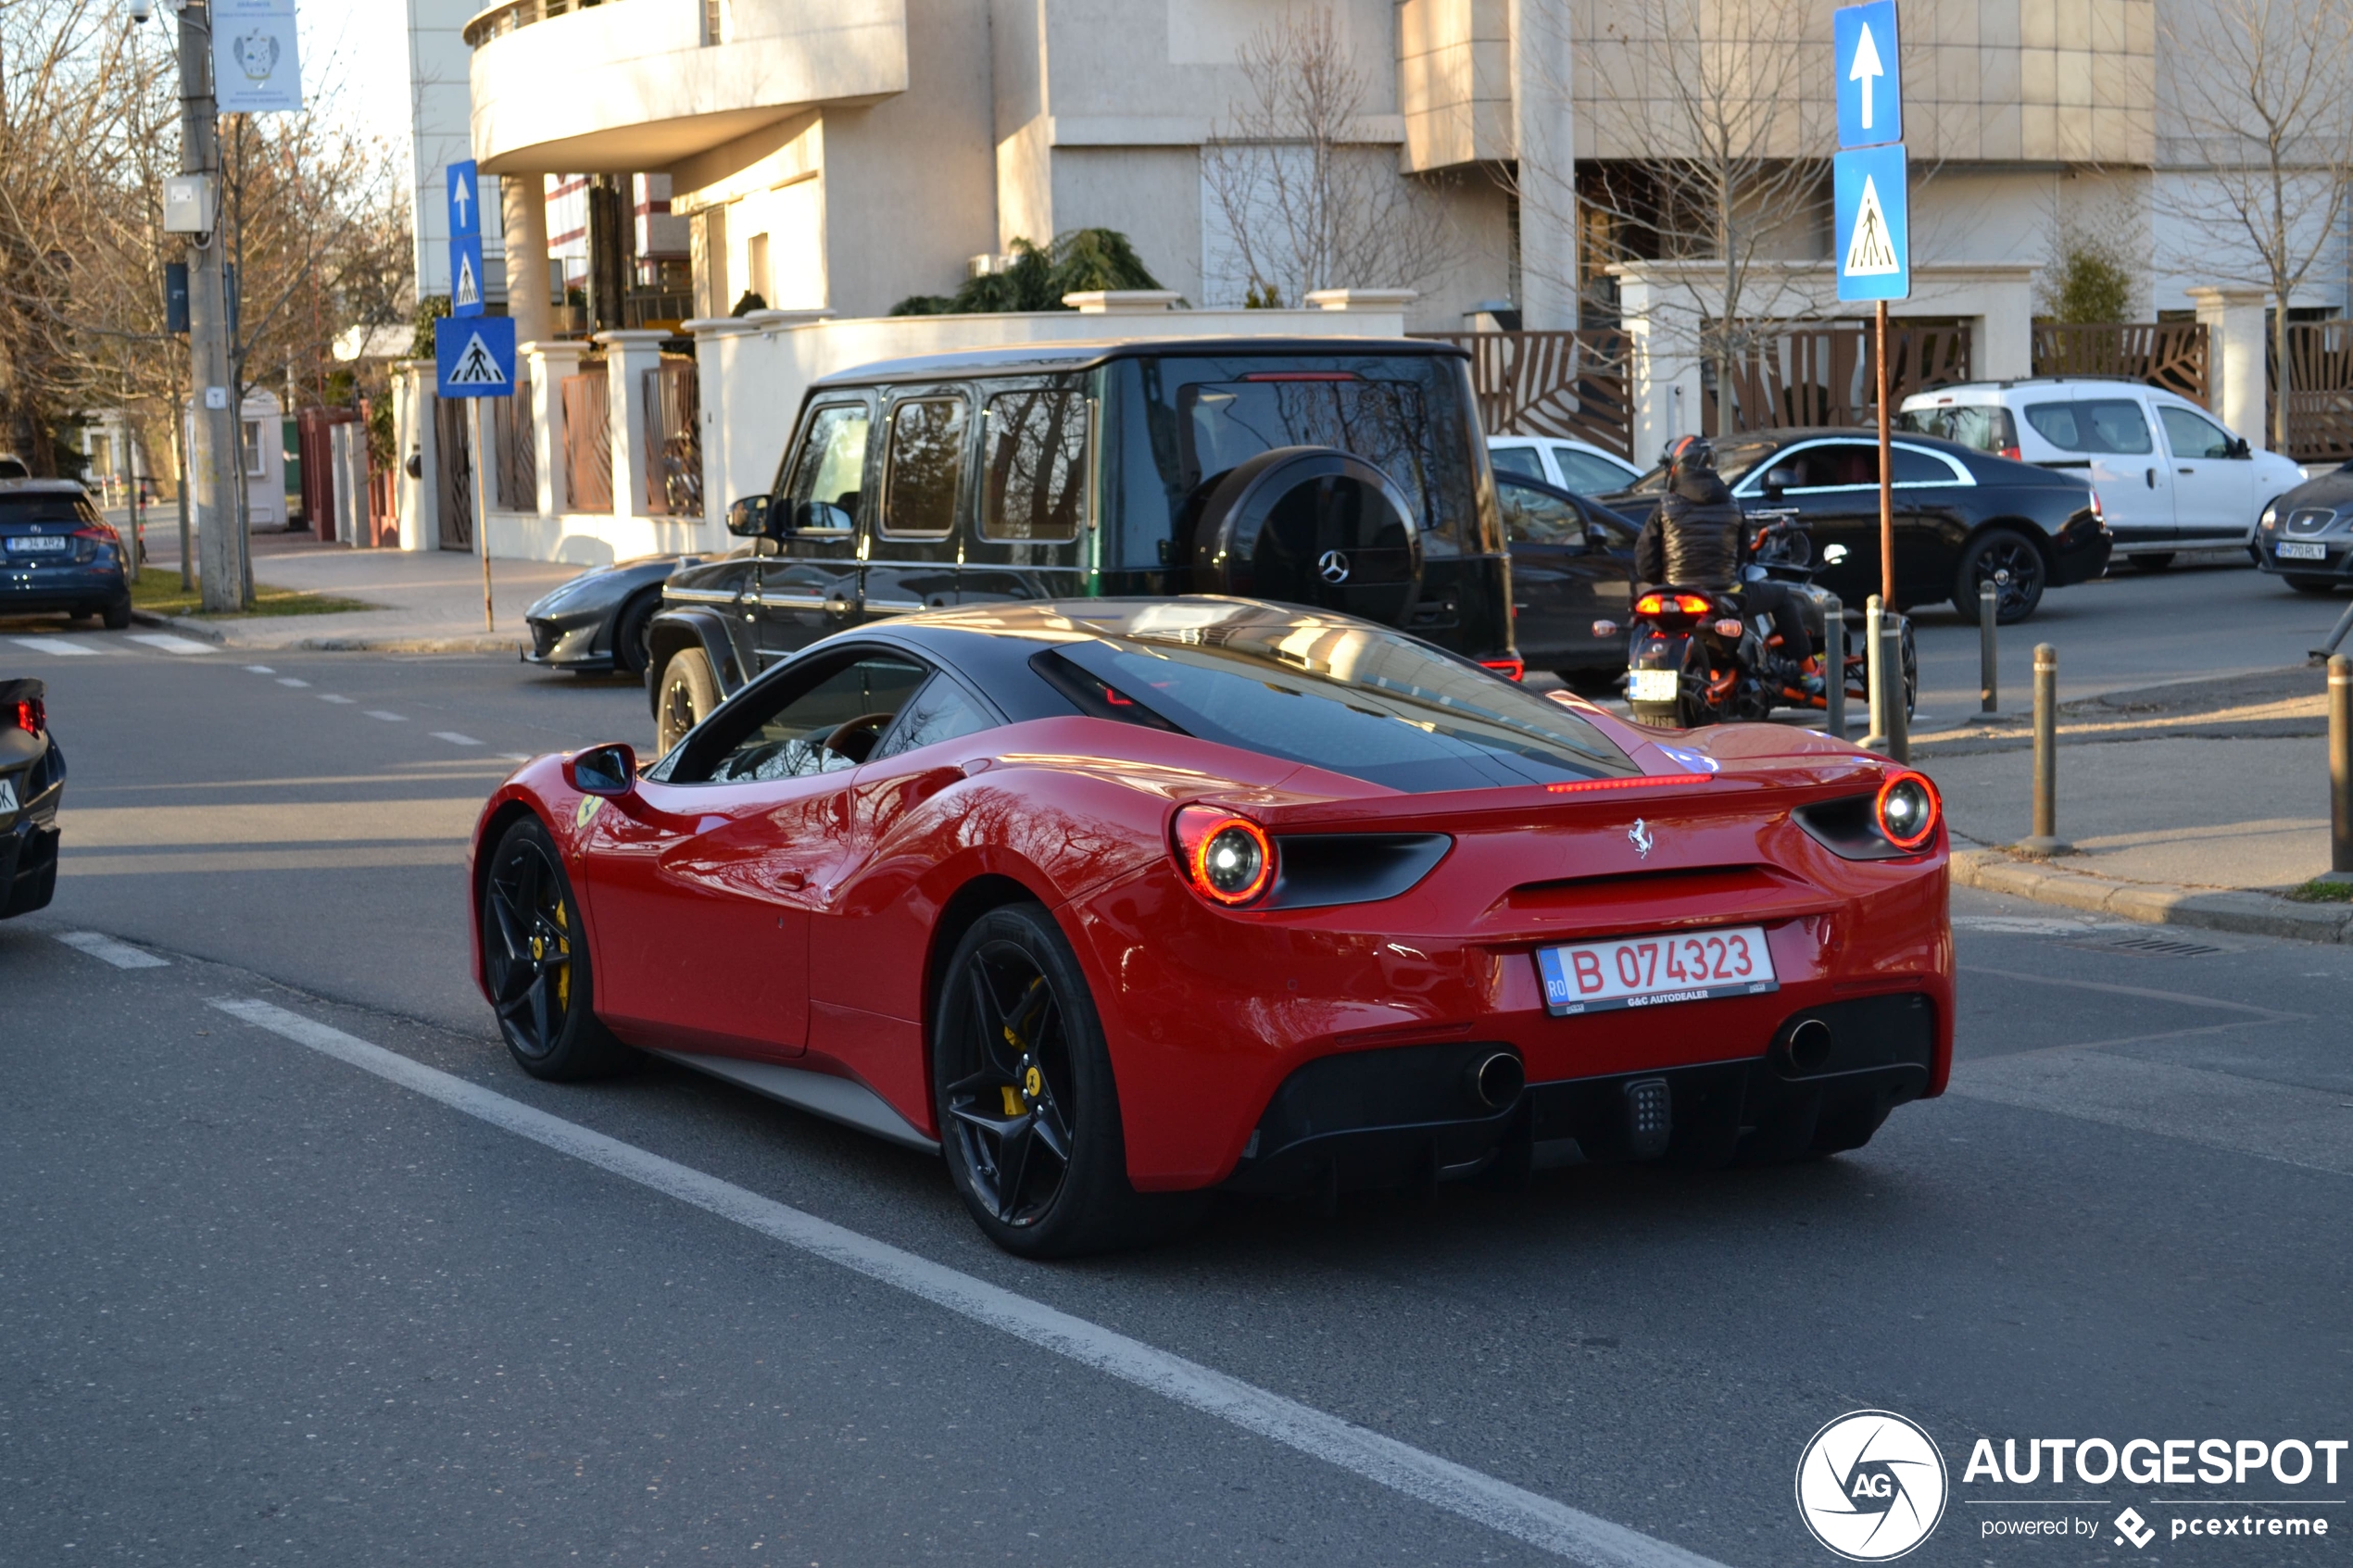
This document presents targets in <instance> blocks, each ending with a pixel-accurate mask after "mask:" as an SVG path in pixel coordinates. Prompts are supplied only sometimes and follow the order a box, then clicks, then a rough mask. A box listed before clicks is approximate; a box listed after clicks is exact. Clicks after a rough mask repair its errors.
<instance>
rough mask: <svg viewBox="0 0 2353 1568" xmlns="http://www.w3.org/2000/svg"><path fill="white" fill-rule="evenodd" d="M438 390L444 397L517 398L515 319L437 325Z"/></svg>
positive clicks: (484, 318)
mask: <svg viewBox="0 0 2353 1568" xmlns="http://www.w3.org/2000/svg"><path fill="white" fill-rule="evenodd" d="M433 358H434V370H435V371H436V372H437V376H436V384H435V386H434V391H436V392H438V393H439V394H440V395H442V396H444V397H512V396H513V395H515V319H514V318H513V317H511V316H475V317H472V318H469V319H464V320H459V319H454V318H451V317H447V316H445V317H443V318H442V319H441V320H437V321H435V322H434V324H433Z"/></svg>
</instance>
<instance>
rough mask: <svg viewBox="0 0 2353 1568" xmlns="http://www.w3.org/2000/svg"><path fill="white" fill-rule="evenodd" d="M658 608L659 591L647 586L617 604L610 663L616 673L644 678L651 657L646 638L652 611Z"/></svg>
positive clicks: (649, 630) (659, 606)
mask: <svg viewBox="0 0 2353 1568" xmlns="http://www.w3.org/2000/svg"><path fill="white" fill-rule="evenodd" d="M660 608H661V590H660V589H658V588H657V589H650V590H648V591H647V592H645V593H642V594H639V595H638V596H636V597H635V598H634V599H632V600H630V601H629V602H628V603H627V604H625V605H623V606H622V607H621V614H620V616H619V618H617V619H616V620H615V621H613V626H612V667H613V671H614V673H616V674H621V675H626V676H628V677H629V678H630V679H631V680H633V681H642V680H644V679H645V678H646V666H647V665H648V663H650V662H651V661H652V659H653V649H652V648H651V647H650V646H648V644H647V638H648V635H649V634H650V633H652V631H653V623H654V612H655V611H656V610H658V609H660Z"/></svg>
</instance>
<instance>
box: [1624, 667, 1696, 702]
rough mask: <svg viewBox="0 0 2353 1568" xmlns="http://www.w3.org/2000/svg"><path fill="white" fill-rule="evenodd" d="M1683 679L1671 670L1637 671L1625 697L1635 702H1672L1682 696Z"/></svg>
mask: <svg viewBox="0 0 2353 1568" xmlns="http://www.w3.org/2000/svg"><path fill="white" fill-rule="evenodd" d="M1682 690H1683V677H1682V675H1681V674H1680V672H1679V671H1673V670H1637V671H1634V678H1633V679H1632V680H1631V681H1630V682H1629V683H1628V684H1627V687H1626V695H1627V696H1628V698H1629V699H1630V700H1632V701H1635V702H1673V701H1674V700H1675V699H1676V698H1677V697H1678V696H1681V695H1682Z"/></svg>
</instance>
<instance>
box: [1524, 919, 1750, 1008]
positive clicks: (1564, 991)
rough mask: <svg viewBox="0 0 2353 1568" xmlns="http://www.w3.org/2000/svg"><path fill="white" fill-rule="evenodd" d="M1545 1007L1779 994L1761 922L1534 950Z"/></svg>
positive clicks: (1614, 1005) (1630, 1005) (1652, 1003)
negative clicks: (1721, 929) (1541, 980)
mask: <svg viewBox="0 0 2353 1568" xmlns="http://www.w3.org/2000/svg"><path fill="white" fill-rule="evenodd" d="M1536 969H1537V972H1538V974H1539V975H1541V977H1542V979H1543V982H1544V1007H1545V1010H1547V1011H1549V1012H1551V1013H1552V1015H1553V1016H1554V1017H1555V1018H1568V1017H1572V1016H1574V1015H1576V1014H1578V1013H1586V1012H1609V1011H1613V1010H1617V1009H1618V1008H1655V1007H1664V1006H1666V1005H1667V1003H1669V1002H1702V1001H1705V1000H1706V999H1707V998H1709V997H1754V996H1759V995H1762V994H1763V993H1765V992H1767V991H1778V990H1780V988H1781V985H1780V980H1779V979H1778V978H1777V977H1776V976H1775V975H1774V973H1773V954H1772V950H1771V949H1770V948H1769V947H1767V946H1766V945H1765V928H1764V927H1763V926H1761V925H1740V926H1734V927H1732V928H1731V929H1730V930H1728V931H1685V932H1674V933H1660V934H1658V935H1651V936H1617V937H1611V938H1607V939H1604V940H1603V941H1600V942H1572V943H1569V944H1567V946H1565V947H1539V948H1537V949H1536Z"/></svg>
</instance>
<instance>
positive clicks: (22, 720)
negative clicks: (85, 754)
mask: <svg viewBox="0 0 2353 1568" xmlns="http://www.w3.org/2000/svg"><path fill="white" fill-rule="evenodd" d="M47 695H48V694H47V691H46V689H45V688H44V686H43V685H42V684H41V683H40V682H39V681H34V680H30V679H19V680H0V920H6V919H7V918H8V917H9V916H10V915H23V914H31V912H32V911H33V910H35V909H42V908H44V907H45V906H46V905H47V904H48V902H49V897H50V895H51V894H53V893H55V892H56V891H57V802H58V801H59V800H60V799H61V798H63V797H64V796H65V792H66V754H65V753H64V752H62V751H60V750H58V749H57V744H56V743H55V742H53V741H52V740H51V739H50V738H49V713H48V705H47V700H46V698H47Z"/></svg>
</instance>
